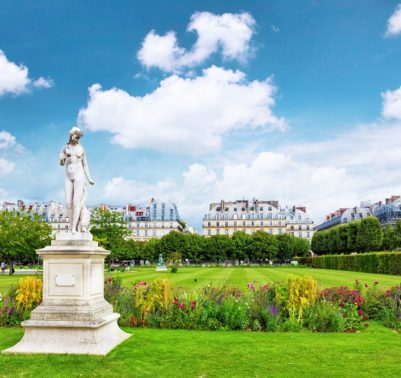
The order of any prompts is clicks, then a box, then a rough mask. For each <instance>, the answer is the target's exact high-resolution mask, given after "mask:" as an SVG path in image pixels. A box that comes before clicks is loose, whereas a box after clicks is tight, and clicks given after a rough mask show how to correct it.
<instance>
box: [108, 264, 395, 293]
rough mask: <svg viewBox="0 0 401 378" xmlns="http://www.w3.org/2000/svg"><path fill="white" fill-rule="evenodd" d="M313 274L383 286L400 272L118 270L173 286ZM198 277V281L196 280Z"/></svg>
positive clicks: (128, 277)
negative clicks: (164, 279) (157, 279)
mask: <svg viewBox="0 0 401 378" xmlns="http://www.w3.org/2000/svg"><path fill="white" fill-rule="evenodd" d="M291 274H293V275H297V276H304V275H310V276H312V277H314V278H315V279H316V280H317V281H318V283H319V286H320V287H321V288H326V287H333V286H341V285H346V286H351V287H352V286H353V285H354V283H355V280H356V279H358V280H359V281H360V282H361V283H363V284H364V283H367V284H368V285H372V284H373V283H374V282H375V281H378V282H379V284H380V286H382V287H386V288H388V287H391V286H395V285H398V284H400V282H401V276H392V275H387V274H370V273H359V272H348V271H341V270H327V269H312V268H291V267H289V268H281V267H280V268H279V267H271V268H258V267H250V268H247V267H241V268H239V267H237V268H224V267H219V268H179V269H178V272H177V273H170V272H165V273H163V272H156V271H155V270H154V269H150V268H149V269H148V268H146V269H143V268H140V269H138V270H137V271H135V272H125V273H115V274H114V275H117V276H120V277H122V278H123V281H124V283H130V282H133V281H137V280H141V281H142V280H143V281H152V280H155V279H156V278H165V277H166V278H168V279H169V280H170V282H171V284H172V285H173V286H185V287H193V288H195V287H202V286H205V285H208V284H209V283H211V284H215V285H217V284H221V283H227V284H228V285H233V286H239V287H243V288H245V287H246V284H247V283H248V282H253V281H256V283H259V284H264V283H267V282H272V281H283V280H286V279H287V278H288V276H289V275H291ZM195 279H196V281H195Z"/></svg>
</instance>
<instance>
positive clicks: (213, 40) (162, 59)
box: [137, 12, 255, 72]
mask: <svg viewBox="0 0 401 378" xmlns="http://www.w3.org/2000/svg"><path fill="white" fill-rule="evenodd" d="M254 28H255V20H254V19H253V17H252V16H251V15H250V14H249V13H245V12H244V13H239V14H232V13H224V14H222V15H215V14H213V13H209V12H197V13H194V14H193V15H192V17H191V21H190V23H189V25H188V28H187V30H188V31H189V32H196V33H197V40H196V42H195V44H194V46H193V47H192V49H190V50H186V49H184V48H182V47H180V46H179V44H178V41H177V37H176V35H175V33H174V32H172V31H170V32H168V33H166V34H165V35H159V34H157V33H156V32H155V31H154V30H152V31H151V32H150V33H149V34H148V35H147V36H146V37H145V39H144V40H143V42H142V46H141V49H140V50H139V51H138V54H137V56H138V59H139V61H140V62H141V63H142V64H143V65H144V66H145V67H147V68H150V67H157V68H159V69H161V70H163V71H166V72H173V71H177V70H180V69H182V68H185V67H194V66H196V65H199V64H201V63H203V62H204V61H205V60H206V59H208V58H209V57H210V56H211V55H212V54H214V53H216V52H218V51H220V52H221V54H222V57H223V59H227V60H228V59H229V60H237V61H242V62H243V61H246V60H247V58H248V57H249V55H250V53H251V52H252V48H251V39H252V35H253V34H254Z"/></svg>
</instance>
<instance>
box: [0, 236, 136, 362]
mask: <svg viewBox="0 0 401 378" xmlns="http://www.w3.org/2000/svg"><path fill="white" fill-rule="evenodd" d="M109 253H110V252H109V251H106V250H105V249H103V248H100V247H98V244H97V242H94V241H93V240H92V235H90V234H89V233H70V232H65V233H61V234H58V235H57V237H56V240H53V241H52V244H51V245H50V246H48V247H46V248H43V249H40V250H38V251H37V254H38V255H39V256H41V257H42V259H43V301H42V303H41V304H40V305H39V306H38V307H37V308H36V309H35V310H33V311H32V314H31V319H30V320H27V321H24V322H22V327H24V329H25V334H24V337H23V338H22V340H21V341H20V342H19V343H18V344H16V345H15V346H13V347H11V348H9V349H6V350H4V351H3V353H68V354H96V355H106V354H107V353H108V352H109V351H110V350H112V349H113V348H114V347H115V346H116V345H118V344H120V343H121V342H122V341H124V340H125V339H127V338H128V337H130V336H131V335H130V334H128V333H125V332H123V331H122V330H121V329H120V328H119V327H118V324H117V319H118V318H119V317H120V315H119V314H117V313H113V308H112V306H111V304H109V303H108V302H107V301H106V300H105V299H104V259H105V258H106V256H107V255H108V254H109Z"/></svg>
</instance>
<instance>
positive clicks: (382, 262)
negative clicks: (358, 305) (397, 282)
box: [297, 252, 401, 275]
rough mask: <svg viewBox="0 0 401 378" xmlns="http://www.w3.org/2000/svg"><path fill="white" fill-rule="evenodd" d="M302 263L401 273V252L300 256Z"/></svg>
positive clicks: (299, 259) (335, 267)
mask: <svg viewBox="0 0 401 378" xmlns="http://www.w3.org/2000/svg"><path fill="white" fill-rule="evenodd" d="M297 260H298V262H299V263H300V264H302V265H306V266H310V267H312V268H317V269H337V270H349V271H354V272H366V273H380V274H395V275H401V252H370V253H360V254H353V255H324V256H315V257H300V258H298V259H297Z"/></svg>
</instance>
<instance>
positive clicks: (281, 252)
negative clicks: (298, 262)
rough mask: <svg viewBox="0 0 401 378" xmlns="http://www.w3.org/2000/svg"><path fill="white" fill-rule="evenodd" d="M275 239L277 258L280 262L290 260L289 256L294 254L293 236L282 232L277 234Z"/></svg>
mask: <svg viewBox="0 0 401 378" xmlns="http://www.w3.org/2000/svg"><path fill="white" fill-rule="evenodd" d="M276 239H277V241H278V251H277V259H278V260H279V261H282V262H286V261H289V260H291V257H292V256H294V243H293V239H294V237H293V236H290V235H287V234H283V235H277V236H276Z"/></svg>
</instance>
